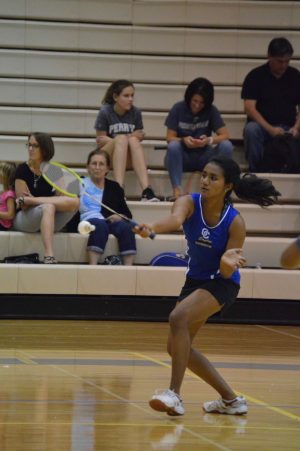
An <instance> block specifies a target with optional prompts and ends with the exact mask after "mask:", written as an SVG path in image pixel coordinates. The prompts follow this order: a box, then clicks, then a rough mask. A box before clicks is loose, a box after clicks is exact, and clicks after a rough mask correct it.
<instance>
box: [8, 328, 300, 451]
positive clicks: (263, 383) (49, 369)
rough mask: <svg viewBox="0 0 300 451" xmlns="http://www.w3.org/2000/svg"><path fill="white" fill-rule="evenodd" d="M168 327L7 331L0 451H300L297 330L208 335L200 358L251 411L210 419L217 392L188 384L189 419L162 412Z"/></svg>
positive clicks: (190, 380)
mask: <svg viewBox="0 0 300 451" xmlns="http://www.w3.org/2000/svg"><path fill="white" fill-rule="evenodd" d="M167 331H168V324H167V323H135V322H105V321H53V320H52V321H47V320H44V321H37V320H34V321H23V320H17V321H13V320H1V321H0V381H1V384H0V450H1V451H19V450H20V451H44V450H47V451H52V450H53V451H54V450H55V451H69V450H70V451H98V450H104V451H107V450H115V451H119V450H126V451H135V450H136V451H143V450H174V451H176V450H182V451H186V450H191V451H193V450H254V449H256V450H272V451H273V450H296V449H297V450H298V449H300V377H299V375H300V359H299V354H300V329H299V328H298V327H288V326H253V325H251V326H248V325H220V324H218V325H214V324H208V325H206V326H205V328H203V330H202V332H201V333H199V335H198V337H197V339H196V341H195V346H197V347H198V348H200V349H202V351H203V352H204V353H205V354H206V355H207V356H208V357H209V358H210V359H211V360H212V361H213V362H214V363H215V365H216V367H217V368H218V369H219V370H220V371H221V373H222V374H223V375H224V377H225V378H226V379H227V380H228V381H229V382H230V383H231V385H232V386H233V387H234V388H235V389H236V390H237V391H238V392H240V393H243V394H244V395H245V396H246V397H247V399H248V402H249V413H248V415H246V416H241V417H232V416H224V415H213V414H210V415H208V414H204V413H203V412H202V409H201V405H202V403H203V402H204V401H205V400H211V399H214V398H215V397H216V394H215V392H214V391H213V390H212V389H211V388H210V387H208V386H207V385H206V384H205V383H203V382H201V381H200V380H198V379H197V378H196V377H194V376H193V375H192V374H191V373H189V372H188V373H187V374H186V376H185V381H184V385H183V390H182V395H183V398H184V402H185V407H186V415H185V416H184V417H181V418H171V417H168V416H167V415H165V414H161V413H159V412H154V411H152V410H151V409H150V408H149V407H148V399H149V397H150V396H151V395H152V393H153V391H154V390H155V389H157V388H159V389H164V388H167V386H168V381H169V375H170V360H169V357H168V355H167V354H166V352H165V343H166V337H167Z"/></svg>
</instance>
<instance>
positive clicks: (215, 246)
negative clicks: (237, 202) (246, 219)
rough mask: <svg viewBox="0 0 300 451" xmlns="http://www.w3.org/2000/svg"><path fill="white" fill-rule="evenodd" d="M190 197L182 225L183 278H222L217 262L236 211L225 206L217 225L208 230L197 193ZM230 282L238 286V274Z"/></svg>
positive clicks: (224, 248) (237, 272)
mask: <svg viewBox="0 0 300 451" xmlns="http://www.w3.org/2000/svg"><path fill="white" fill-rule="evenodd" d="M191 196H192V199H193V202H194V212H193V214H192V216H191V217H190V218H189V219H187V220H186V221H185V222H184V223H183V230H184V233H185V237H186V240H187V243H188V249H187V253H188V256H189V262H188V269H187V272H186V275H187V276H188V277H191V278H192V279H200V280H208V279H215V278H220V277H222V276H221V274H220V260H221V257H222V255H223V254H224V252H225V250H226V246H227V241H228V238H229V228H230V225H231V223H232V221H233V219H234V218H235V217H236V216H237V215H238V214H239V212H238V211H237V210H236V209H235V208H233V207H232V205H228V206H227V207H226V208H225V211H223V213H222V217H221V218H220V221H219V222H218V224H216V225H215V226H213V227H210V226H208V225H207V224H206V223H205V220H204V217H203V211H202V205H201V194H191ZM231 279H232V280H233V282H235V283H237V284H239V283H240V273H239V271H235V272H234V273H233V274H232V276H231Z"/></svg>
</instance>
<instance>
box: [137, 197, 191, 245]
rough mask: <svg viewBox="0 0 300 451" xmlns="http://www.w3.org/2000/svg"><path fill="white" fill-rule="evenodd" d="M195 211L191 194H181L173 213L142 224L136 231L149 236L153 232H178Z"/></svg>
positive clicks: (143, 235)
mask: <svg viewBox="0 0 300 451" xmlns="http://www.w3.org/2000/svg"><path fill="white" fill-rule="evenodd" d="M193 211H194V203H193V200H192V198H191V196H189V195H187V196H181V197H179V198H178V199H177V200H176V202H174V204H173V207H172V210H171V214H170V215H169V216H166V217H165V218H163V219H161V220H159V221H156V222H154V223H153V224H150V225H149V224H140V225H139V227H138V228H135V229H134V231H135V232H136V233H137V234H139V235H141V236H142V237H143V238H147V237H148V236H149V234H150V233H151V232H154V233H170V232H177V231H178V230H179V229H180V227H181V226H182V224H183V223H184V221H185V220H186V219H187V218H189V217H190V216H191V214H192V213H193Z"/></svg>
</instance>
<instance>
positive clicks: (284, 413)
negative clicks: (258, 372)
mask: <svg viewBox="0 0 300 451" xmlns="http://www.w3.org/2000/svg"><path fill="white" fill-rule="evenodd" d="M133 354H134V355H136V356H139V357H142V358H144V359H147V358H148V359H149V360H151V361H152V362H156V363H157V364H159V365H160V366H164V367H168V368H171V365H169V364H167V363H165V362H162V361H161V360H159V359H154V358H152V357H150V356H147V355H146V354H143V353H139V352H134V353H133ZM187 374H188V375H189V376H191V377H192V378H193V379H197V380H198V381H200V382H201V378H200V377H199V376H197V375H196V374H194V373H192V372H191V371H190V370H187ZM202 382H203V381H202ZM236 393H237V394H238V395H242V396H245V398H247V399H248V400H249V401H251V402H252V403H254V404H257V405H260V406H263V407H266V408H267V409H269V410H272V411H273V412H276V413H279V414H281V415H283V416H286V417H288V418H290V419H292V420H296V421H300V417H299V416H298V415H294V414H293V413H290V412H287V411H286V410H284V409H281V408H279V407H273V406H270V405H269V404H268V403H266V402H264V401H262V400H260V399H257V398H254V397H253V396H250V395H247V394H245V393H242V392H240V391H236Z"/></svg>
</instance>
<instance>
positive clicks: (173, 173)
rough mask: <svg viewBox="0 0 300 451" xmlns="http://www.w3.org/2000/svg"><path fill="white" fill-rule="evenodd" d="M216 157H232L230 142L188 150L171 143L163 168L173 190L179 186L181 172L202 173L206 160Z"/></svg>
mask: <svg viewBox="0 0 300 451" xmlns="http://www.w3.org/2000/svg"><path fill="white" fill-rule="evenodd" d="M217 155H225V156H227V157H229V158H232V156H233V145H232V143H231V141H229V140H225V141H222V142H221V143H220V144H218V145H217V146H216V147H211V146H206V147H204V148H198V149H188V148H187V147H186V146H185V145H184V144H183V143H182V142H181V141H175V140H174V141H171V142H170V143H169V144H168V149H167V153H166V157H165V167H166V169H167V170H168V172H169V176H170V179H171V184H172V187H173V188H176V187H180V186H181V178H182V173H183V172H194V171H200V172H201V171H202V170H203V168H204V166H205V165H206V163H207V162H208V160H210V159H211V158H212V157H214V156H217Z"/></svg>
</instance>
